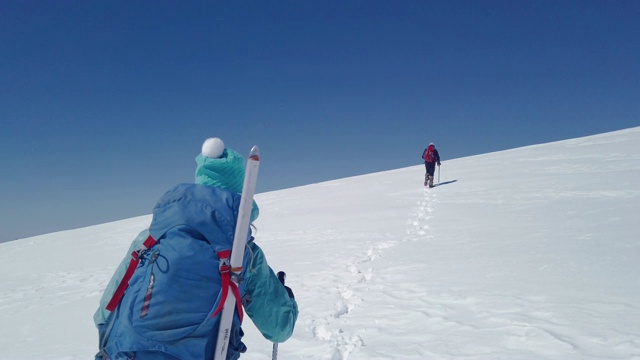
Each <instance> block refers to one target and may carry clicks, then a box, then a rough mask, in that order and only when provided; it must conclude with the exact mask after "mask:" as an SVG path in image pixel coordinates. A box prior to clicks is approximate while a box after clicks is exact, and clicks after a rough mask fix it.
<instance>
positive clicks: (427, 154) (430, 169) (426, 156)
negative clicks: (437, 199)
mask: <svg viewBox="0 0 640 360" xmlns="http://www.w3.org/2000/svg"><path fill="white" fill-rule="evenodd" d="M422 159H423V160H424V167H425V168H426V170H427V172H426V174H424V186H427V185H429V187H430V188H432V187H433V174H434V173H435V171H436V164H437V165H438V166H440V154H438V150H436V146H435V145H434V144H433V143H430V144H429V146H427V148H426V149H424V152H423V153H422Z"/></svg>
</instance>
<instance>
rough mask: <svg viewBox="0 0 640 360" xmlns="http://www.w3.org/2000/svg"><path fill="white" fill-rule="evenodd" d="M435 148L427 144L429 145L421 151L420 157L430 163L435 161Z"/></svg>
mask: <svg viewBox="0 0 640 360" xmlns="http://www.w3.org/2000/svg"><path fill="white" fill-rule="evenodd" d="M435 150H436V148H435V146H433V145H429V147H427V148H426V149H425V150H424V152H423V153H422V159H424V161H426V162H430V163H431V162H434V161H436V155H435Z"/></svg>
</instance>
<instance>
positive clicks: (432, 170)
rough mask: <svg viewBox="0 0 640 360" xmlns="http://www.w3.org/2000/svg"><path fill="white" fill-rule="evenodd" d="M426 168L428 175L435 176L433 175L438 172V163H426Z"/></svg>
mask: <svg viewBox="0 0 640 360" xmlns="http://www.w3.org/2000/svg"><path fill="white" fill-rule="evenodd" d="M424 167H425V168H426V169H427V174H429V175H430V176H433V173H435V172H436V163H435V162H426V161H425V162H424Z"/></svg>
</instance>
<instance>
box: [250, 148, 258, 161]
mask: <svg viewBox="0 0 640 360" xmlns="http://www.w3.org/2000/svg"><path fill="white" fill-rule="evenodd" d="M249 160H254V161H260V149H258V145H254V146H253V147H252V148H251V151H250V152H249Z"/></svg>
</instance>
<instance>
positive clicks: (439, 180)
mask: <svg viewBox="0 0 640 360" xmlns="http://www.w3.org/2000/svg"><path fill="white" fill-rule="evenodd" d="M438 185H440V165H438Z"/></svg>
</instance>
